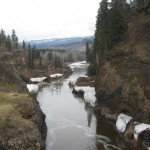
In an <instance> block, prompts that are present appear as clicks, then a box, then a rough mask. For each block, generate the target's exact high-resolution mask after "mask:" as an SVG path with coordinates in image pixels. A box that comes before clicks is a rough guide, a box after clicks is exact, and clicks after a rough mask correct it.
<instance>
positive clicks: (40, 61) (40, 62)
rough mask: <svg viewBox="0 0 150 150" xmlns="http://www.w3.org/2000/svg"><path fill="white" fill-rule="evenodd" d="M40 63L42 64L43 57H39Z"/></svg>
mask: <svg viewBox="0 0 150 150" xmlns="http://www.w3.org/2000/svg"><path fill="white" fill-rule="evenodd" d="M39 65H40V66H42V57H41V56H40V58H39Z"/></svg>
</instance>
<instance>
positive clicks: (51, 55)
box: [47, 51, 53, 61]
mask: <svg viewBox="0 0 150 150" xmlns="http://www.w3.org/2000/svg"><path fill="white" fill-rule="evenodd" d="M47 57H48V60H49V61H53V54H52V51H50V52H49V53H48V55H47Z"/></svg>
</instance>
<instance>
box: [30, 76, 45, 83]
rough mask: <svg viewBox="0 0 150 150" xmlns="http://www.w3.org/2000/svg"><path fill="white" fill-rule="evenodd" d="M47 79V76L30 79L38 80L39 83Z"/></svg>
mask: <svg viewBox="0 0 150 150" xmlns="http://www.w3.org/2000/svg"><path fill="white" fill-rule="evenodd" d="M45 79H47V77H41V78H31V79H30V80H31V81H32V82H38V83H40V82H43V81H44V80H45Z"/></svg>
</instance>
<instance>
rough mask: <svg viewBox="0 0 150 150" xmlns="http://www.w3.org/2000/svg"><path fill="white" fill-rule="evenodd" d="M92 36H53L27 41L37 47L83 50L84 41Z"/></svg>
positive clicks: (91, 39)
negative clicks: (52, 37)
mask: <svg viewBox="0 0 150 150" xmlns="http://www.w3.org/2000/svg"><path fill="white" fill-rule="evenodd" d="M93 39H94V36H89V37H72V38H55V39H42V40H32V41H27V43H30V44H31V45H36V47H37V48H42V49H46V48H50V49H67V50H85V43H86V42H87V41H91V42H92V41H93Z"/></svg>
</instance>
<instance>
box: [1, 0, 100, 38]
mask: <svg viewBox="0 0 150 150" xmlns="http://www.w3.org/2000/svg"><path fill="white" fill-rule="evenodd" d="M99 2H100V0H13V1H10V0H0V4H1V9H0V18H1V24H0V28H3V29H4V30H5V31H7V32H8V33H10V31H11V29H15V30H16V32H17V35H18V37H19V38H20V39H21V40H22V39H25V40H30V39H41V38H56V37H70V36H86V35H92V34H94V30H93V27H94V25H93V23H95V22H96V15H97V10H98V7H99ZM90 24H92V30H91V25H90Z"/></svg>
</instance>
